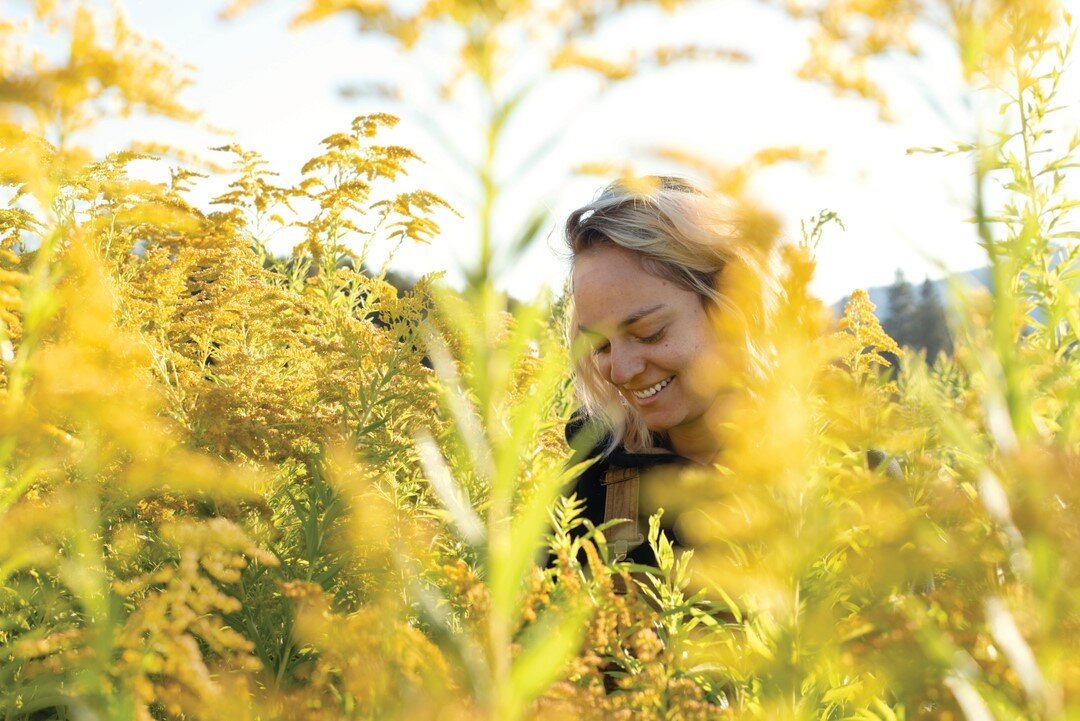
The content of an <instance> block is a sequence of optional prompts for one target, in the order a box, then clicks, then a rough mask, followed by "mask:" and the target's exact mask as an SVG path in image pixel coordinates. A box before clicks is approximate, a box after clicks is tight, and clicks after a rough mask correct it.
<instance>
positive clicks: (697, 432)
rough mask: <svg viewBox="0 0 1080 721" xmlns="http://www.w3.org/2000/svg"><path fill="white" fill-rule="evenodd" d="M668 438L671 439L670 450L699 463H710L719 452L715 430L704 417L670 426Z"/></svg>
mask: <svg viewBox="0 0 1080 721" xmlns="http://www.w3.org/2000/svg"><path fill="white" fill-rule="evenodd" d="M668 439H669V440H670V441H671V448H672V450H674V451H675V452H676V453H678V454H679V455H680V456H682V457H683V458H687V459H689V460H691V461H693V462H695V463H700V464H701V465H708V464H710V463H712V462H713V461H714V460H716V456H717V454H719V453H720V443H719V439H717V437H716V432H715V431H714V430H713V429H712V428H710V427H709V424H708V423H706V422H705V420H704V419H701V420H699V421H697V422H695V423H693V424H691V425H689V426H681V427H679V428H672V429H671V430H670V431H668Z"/></svg>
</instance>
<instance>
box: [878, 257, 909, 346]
mask: <svg viewBox="0 0 1080 721" xmlns="http://www.w3.org/2000/svg"><path fill="white" fill-rule="evenodd" d="M888 298H889V312H888V315H886V317H885V322H884V323H883V324H882V325H883V326H884V328H885V332H886V333H888V334H889V335H890V336H892V338H893V340H895V341H896V343H897V345H900V346H906V345H913V342H912V341H913V336H914V335H915V332H914V328H915V325H916V322H915V289H914V288H912V286H911V283H909V282H908V281H907V279H906V278H904V271H902V270H900V269H899V268H897V269H896V280H894V281H893V284H892V285H890V286H889V295H888Z"/></svg>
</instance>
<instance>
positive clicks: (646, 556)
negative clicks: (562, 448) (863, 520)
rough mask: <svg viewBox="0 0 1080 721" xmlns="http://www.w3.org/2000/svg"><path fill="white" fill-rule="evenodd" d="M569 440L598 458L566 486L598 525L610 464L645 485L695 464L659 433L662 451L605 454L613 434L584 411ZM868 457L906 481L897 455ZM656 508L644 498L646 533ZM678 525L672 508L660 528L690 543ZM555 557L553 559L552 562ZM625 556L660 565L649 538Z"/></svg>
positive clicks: (579, 531) (579, 454)
mask: <svg viewBox="0 0 1080 721" xmlns="http://www.w3.org/2000/svg"><path fill="white" fill-rule="evenodd" d="M566 440H567V442H568V443H569V444H570V447H571V448H573V449H574V451H575V452H574V457H573V459H572V462H574V463H578V462H581V461H584V460H586V459H589V458H597V459H598V460H597V461H596V462H595V463H593V464H592V465H591V466H589V467H588V468H587V469H585V471H583V472H582V473H581V474H580V475H579V476H578V477H577V479H576V481H575V482H574V485H573V486H572V487H571V488H569V489H567V490H566V495H570V494H571V493H576V494H577V497H578V498H579V499H581V500H583V501H584V502H585V508H584V512H583V514H582V515H583V517H584V518H586V519H588V520H589V521H590V522H592V524H593V525H594V526H599V525H600V524H601V523H603V522H604V505H605V499H606V493H607V491H606V489H605V487H604V483H603V481H604V475H605V474H606V473H607V471H608V469H609V468H611V467H613V466H614V467H616V468H638V469H640V470H641V479H642V480H641V483H642V486H645V485H647V484H648V479H649V475H650V471H656V472H659V471H660V469H666V470H669V471H670V470H674V469H677V468H680V467H690V466H693V465H694V462H693V461H691V460H689V459H687V458H684V457H683V456H680V455H678V454H677V453H675V452H674V451H672V450H671V448H670V446H668V445H667V444H666V443H665V442H664V440H663V438H662V437H659V436H658V437H657V438H656V439H655V440H656V442H657V445H658V446H659V448H660V449H663V450H662V451H660V452H656V453H633V452H631V451H628V450H626V449H625V448H624V447H622V446H617V447H616V448H615V449H614V450H612V451H611V452H609V453H607V454H606V455H604V449H605V448H607V446H608V444H609V443H610V440H611V438H610V436H604V437H600V436H599V435H598V434H597V433H596V432H595V431H594V430H593V429H592V428H590V427H589V426H588V423H587V419H586V418H585V417H584V416H583V415H581V414H580V413H576V414H574V416H573V417H572V418H571V420H570V422H569V423H567V424H566ZM866 460H867V464H868V465H869V467H870V469H871V470H876V469H879V468H880V466H881V464H882V463H883V462H886V461H887V463H886V465H885V467H884V468H880V470H879V472H881V473H882V474H883V475H884V476H886V477H887V478H890V479H892V480H894V481H897V482H901V483H902V482H903V479H904V474H903V472H902V471H901V469H900V465H899V464H898V463H897V461H896V459H895V458H889V457H888V456H887V455H886V454H885V453H884V452H882V451H880V450H877V449H873V448H872V449H870V450H868V451H867V452H866ZM640 495H641V497H642V498H643V499H647V498H648V494H647V493H642V494H640ZM653 510H654V509H651V508H648V507H647V506H646V504H645V502H644V501H643V502H642V503H640V505H639V509H638V516H639V517H638V528H640V529H641V532H642V534H647V533H648V528H649V516H650V515H651V513H652V511H653ZM677 528H678V525H677V523H676V516H674V515H672V514H671V513H670V512H668V513H665V514H664V515H663V516H662V517H661V519H660V530H661V531H663V533H664V534H665V535H666V536H667V537H668V539H669V540H670V541H671V542H672V544H673V545H674V546H675V547H676V548H686V547H688V546H689V544H688V543H686V542H685V539H680V538H679V535H678V533H677ZM585 532H586V529H585V528H583V527H581V526H579V527H578V528H576V529H574V531H573V534H572V535H574V536H581V535H583V534H584V533H585ZM553 560H554V559H549V563H548V565H549V566H550V565H551V563H552V562H553ZM625 560H626V561H629V562H631V563H637V564H641V565H645V566H653V567H655V566H656V565H657V563H656V555H655V554H654V553H653V550H652V548H651V547H650V546H649V544H648V542H645V543H642V544H641V545H639V546H638V547H637V548H634V549H633V550H631V551H630V552H629V553H628V554H627V556H626V559H625Z"/></svg>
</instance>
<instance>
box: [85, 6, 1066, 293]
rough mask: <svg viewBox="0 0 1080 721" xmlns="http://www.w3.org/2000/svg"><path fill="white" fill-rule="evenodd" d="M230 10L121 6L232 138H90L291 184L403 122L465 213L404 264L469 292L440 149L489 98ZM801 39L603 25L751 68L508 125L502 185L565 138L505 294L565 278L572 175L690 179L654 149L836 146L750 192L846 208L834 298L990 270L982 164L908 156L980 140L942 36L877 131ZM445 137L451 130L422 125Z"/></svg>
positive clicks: (717, 23)
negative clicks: (821, 73) (322, 150)
mask: <svg viewBox="0 0 1080 721" xmlns="http://www.w3.org/2000/svg"><path fill="white" fill-rule="evenodd" d="M223 5H224V1H223V0H186V2H183V3H179V2H175V0H129V1H128V2H127V3H126V4H125V8H126V11H127V14H128V16H129V18H130V20H131V22H132V24H133V25H134V26H135V27H136V28H137V29H139V30H140V31H141V32H143V33H145V34H147V35H149V36H151V37H153V38H156V39H158V40H160V41H161V42H162V43H163V44H164V45H165V46H166V47H167V48H168V49H169V50H170V51H171V52H172V53H173V54H174V55H175V56H176V57H177V58H178V59H179V60H182V61H184V62H186V63H189V64H191V65H192V66H193V67H194V69H195V70H194V77H195V83H194V85H193V86H192V87H191V88H189V90H188V91H187V92H186V93H185V96H184V98H185V100H186V101H187V103H188V105H189V106H192V107H195V108H197V109H200V110H202V111H203V113H204V115H203V121H204V123H205V124H206V125H210V126H214V127H218V128H224V129H228V130H229V131H231V135H230V136H222V135H215V134H211V133H209V132H207V131H205V130H198V129H194V128H177V127H174V126H170V125H168V124H163V123H160V122H153V121H125V122H124V124H123V125H120V124H114V125H108V126H105V127H103V128H102V129H101V130H100V131H95V136H94V138H92V141H93V142H94V143H99V144H100V145H101V147H107V146H109V145H110V144H113V145H115V144H116V143H122V142H124V141H126V140H130V139H133V138H135V137H158V138H170V139H173V140H175V141H176V142H179V143H181V144H183V145H186V146H188V147H196V148H200V147H209V146H211V145H221V144H223V143H224V142H231V141H236V142H239V143H240V144H242V145H243V146H245V147H247V148H251V149H254V150H258V151H259V152H261V153H262V154H263V155H264V156H265V157H266V158H267V159H268V160H269V161H270V163H271V166H272V167H273V168H275V169H277V170H279V172H281V174H282V178H283V180H295V179H296V177H297V170H298V168H299V167H300V166H301V165H302V164H303V162H304V161H305V160H306V159H308V158H309V157H311V156H312V155H313V154H314V153H315V152H316V150H317V143H318V141H319V140H320V139H321V138H323V137H325V136H327V135H329V134H330V133H333V132H337V131H340V130H343V129H345V128H347V127H348V125H349V122H350V121H351V119H352V118H353V117H354V116H356V115H359V114H361V113H367V112H375V111H389V112H392V113H394V114H397V115H401V116H402V118H403V119H402V122H401V124H400V125H399V126H398V127H397V128H395V129H394V131H393V132H392V134H391V135H389V136H388V137H387V140H388V141H392V142H395V143H399V144H402V145H406V146H408V147H410V148H412V149H413V150H415V151H417V152H418V153H419V154H420V155H421V156H422V157H424V158H425V160H426V163H425V164H424V165H423V166H420V167H418V168H417V169H416V170H415V171H414V172H412V173H411V174H410V178H409V179H408V181H407V182H406V184H405V185H409V186H415V187H423V188H427V189H429V190H432V191H434V192H436V193H438V194H440V195H442V196H444V197H446V198H447V200H449V201H450V203H451V204H452V205H453V206H455V208H457V209H458V210H459V211H460V212H461V213H462V215H463V217H462V218H457V217H455V216H453V215H450V214H444V215H442V216H440V220H441V221H442V224H443V233H442V234H441V235H440V236H439V237H438V238H436V239H435V241H434V242H433V243H432V244H431V245H430V246H406V247H403V248H402V249H401V250H400V251H399V252H398V254H397V255H396V256H395V258H394V261H393V263H392V267H394V268H396V269H399V270H402V271H404V272H406V273H409V274H412V275H419V274H421V273H426V272H431V271H437V270H449V274H448V277H449V279H450V280H451V282H457V281H459V280H460V277H461V275H460V273H459V272H458V271H457V270H456V269H459V268H460V267H461V266H462V264H463V263H468V262H469V260H470V259H471V258H472V257H473V255H474V252H475V245H476V241H475V238H476V222H475V214H473V213H471V212H470V211H471V208H472V206H473V203H474V202H475V197H476V194H475V192H474V190H473V188H472V184H471V182H470V178H469V176H468V175H467V174H466V173H463V172H462V170H461V168H460V167H459V166H458V165H455V163H454V161H453V160H452V159H451V155H452V153H448V152H446V151H445V150H444V148H445V146H446V145H447V144H450V145H452V146H453V147H454V153H456V154H459V155H464V156H465V157H466V158H469V159H475V158H476V157H477V156H478V153H479V148H480V138H479V130H478V127H479V124H478V123H477V118H478V115H477V105H476V104H475V103H473V102H471V99H470V98H469V97H468V95H467V93H463V94H462V96H461V97H460V98H458V101H457V102H456V103H454V104H453V105H450V106H447V105H446V104H441V103H440V101H439V100H438V98H437V97H435V96H434V95H433V93H432V92H431V90H430V89H431V86H432V84H431V82H430V79H431V78H432V77H433V76H436V75H438V73H439V71H440V69H441V68H444V67H445V66H446V63H447V61H446V57H445V55H441V54H440V51H439V49H438V47H437V45H438V40H439V39H438V38H437V37H436V38H434V40H435V43H434V44H433V45H434V46H433V47H431V48H427V49H425V50H424V51H422V52H419V53H414V54H404V53H402V52H400V51H399V50H397V49H396V48H395V47H394V46H393V45H392V44H391V43H390V42H389V41H386V40H385V39H381V38H377V37H365V36H362V35H361V34H359V33H358V32H357V31H356V29H355V24H354V23H353V22H351V21H350V20H349V19H348V18H345V17H342V18H336V19H334V20H333V21H330V22H323V23H320V24H317V25H313V26H308V27H305V28H302V29H299V30H294V31H290V30H289V29H288V20H289V18H290V17H291V14H292V13H293V12H294V11H295V9H296V8H298V7H299V6H300V3H299V2H298V0H276V1H275V0H266V2H264V3H263V4H262V5H260V6H257V7H255V8H254V9H252V10H250V11H249V12H247V13H245V14H244V15H242V16H241V17H240V18H238V19H235V20H231V21H227V22H226V21H222V20H220V19H219V18H218V12H219V11H220V9H221V8H222V7H223ZM806 36H807V28H806V27H805V26H802V25H800V24H798V23H795V22H794V21H791V20H790V19H788V18H787V17H786V16H785V15H784V14H783V13H781V12H780V11H778V10H777V9H775V8H771V7H768V6H766V5H764V4H763V3H760V2H753V1H751V0H710V1H708V2H701V3H698V4H697V5H695V6H693V7H692V8H691V9H689V10H687V11H683V12H680V13H678V14H675V15H666V14H664V13H661V12H659V11H649V10H644V11H634V12H632V13H629V14H628V15H627V16H626V18H625V19H624V20H622V21H620V22H619V23H618V24H616V25H615V26H613V27H612V28H610V29H609V31H608V32H607V33H606V34H604V35H602V36H601V37H600V38H599V41H598V42H599V44H600V46H601V47H606V48H609V49H611V50H613V51H615V52H617V51H618V50H619V49H623V50H625V49H627V48H631V47H641V46H644V45H647V44H651V43H654V42H657V41H667V42H671V43H675V42H678V41H686V40H696V41H699V42H702V43H704V44H711V45H720V46H724V47H732V48H738V49H740V50H743V51H745V52H746V53H747V54H749V55H750V57H751V58H752V61H751V63H749V64H748V65H734V64H731V63H724V62H710V63H702V64H696V65H692V66H691V65H686V66H681V67H669V68H665V69H662V70H659V71H655V72H652V73H649V74H647V75H645V76H642V77H640V78H637V79H634V80H632V81H629V82H628V83H625V84H621V85H619V86H616V87H615V88H613V89H610V90H607V91H605V92H603V93H602V94H599V96H598V94H597V88H598V86H597V83H596V82H594V81H593V80H592V79H591V78H589V77H586V76H585V75H584V74H581V73H578V74H573V73H572V74H569V75H568V76H567V77H566V78H565V79H563V80H559V79H552V80H551V81H550V82H548V83H547V84H546V85H544V86H542V87H541V88H540V89H539V90H538V91H537V92H536V93H534V94H533V95H532V96H531V97H530V99H529V101H528V103H527V104H526V105H525V106H524V107H523V108H522V109H521V111H520V112H519V113H518V114H517V116H516V117H515V120H514V122H513V124H512V126H511V127H510V128H509V129H508V131H507V132H508V134H507V151H508V152H507V155H506V158H505V160H506V161H507V162H505V163H504V164H503V165H502V166H501V167H500V168H499V170H500V172H501V173H503V174H504V175H506V174H508V173H509V171H510V168H511V167H512V166H513V165H514V164H515V163H516V162H517V161H520V160H521V159H522V158H524V157H526V156H527V155H528V154H529V153H530V152H531V151H532V150H533V149H534V148H535V147H536V145H537V138H541V137H544V136H546V135H548V134H549V133H551V132H552V131H553V130H555V131H556V133H555V137H556V139H557V140H556V142H555V143H554V145H553V146H552V147H550V148H548V149H547V150H546V151H545V152H544V153H543V154H542V156H541V160H540V162H539V163H538V164H537V165H536V167H535V168H534V169H533V170H532V171H531V172H529V173H527V174H525V175H524V176H522V177H521V178H519V179H518V180H516V181H515V182H514V183H513V184H511V185H510V186H509V187H510V192H509V193H508V194H507V195H506V196H505V197H504V199H503V202H502V204H501V205H500V206H499V210H498V214H497V217H496V225H495V230H496V236H497V237H508V236H510V235H512V234H513V231H514V230H515V229H516V228H517V227H518V226H519V225H520V224H521V223H523V222H524V220H525V219H526V218H527V217H528V216H530V215H531V214H532V212H533V210H534V209H535V208H536V207H537V206H540V207H545V208H548V209H549V213H548V214H547V216H546V219H545V224H544V230H545V237H543V238H542V239H541V242H540V243H538V244H537V245H536V246H535V247H534V248H533V249H532V251H531V252H530V253H529V254H528V256H527V257H526V258H525V259H524V261H523V262H521V263H520V264H518V266H517V267H516V268H513V269H511V270H509V271H508V272H506V273H505V274H503V275H502V276H501V279H500V284H501V285H502V286H503V287H505V288H507V289H508V290H510V292H511V293H512V294H514V295H516V296H518V297H521V298H528V297H531V296H532V295H534V294H535V293H536V292H538V291H540V290H541V289H542V288H544V287H548V288H554V289H556V290H557V289H559V288H561V286H562V284H563V281H564V279H565V276H566V273H567V270H568V265H567V262H566V257H565V251H564V250H563V245H562V238H561V235H560V225H561V222H562V220H563V219H564V218H565V217H566V215H567V213H568V212H570V211H571V210H573V209H574V208H576V207H578V206H580V205H582V204H584V203H587V202H588V201H589V200H590V199H591V198H592V197H593V195H594V194H595V193H596V192H597V191H598V190H599V189H600V188H601V187H602V186H603V185H604V184H605V183H606V182H607V180H609V178H603V177H596V176H582V175H573V174H568V173H567V170H568V169H569V168H572V167H575V166H578V165H580V164H582V163H587V162H596V161H606V162H612V163H614V164H616V165H621V164H623V163H626V162H631V163H633V165H634V166H635V167H636V168H638V169H640V170H641V171H643V172H666V173H670V172H676V173H678V172H682V173H685V172H686V171H685V169H682V168H679V167H677V166H674V165H672V164H671V163H670V162H667V161H664V160H663V159H662V158H660V157H658V156H657V154H656V153H655V149H656V148H658V147H677V148H680V149H682V150H685V151H689V152H692V153H694V154H696V155H697V156H698V157H701V158H704V159H707V160H710V161H712V162H717V163H721V164H730V163H737V162H739V161H740V160H742V159H744V158H746V157H747V156H748V155H750V154H751V153H752V152H753V151H755V150H757V149H759V148H761V147H765V146H769V145H781V146H784V145H799V146H802V147H805V148H807V149H821V150H824V151H825V153H826V156H825V161H824V163H823V166H822V167H821V169H820V170H819V171H817V172H810V171H808V170H807V169H804V168H801V167H791V166H788V167H777V168H773V169H769V170H766V171H764V172H762V173H761V174H760V175H759V176H758V177H757V178H756V180H755V182H754V183H753V185H752V196H753V197H754V198H755V199H756V200H757V201H759V202H760V203H762V204H763V205H765V206H766V207H768V208H770V209H771V210H773V211H774V212H775V213H777V214H778V215H779V216H780V217H781V219H782V220H783V222H784V236H785V237H787V238H789V239H797V238H798V237H799V236H800V232H799V227H800V221H801V220H802V219H805V218H809V217H810V216H812V215H814V214H815V213H817V212H819V211H821V210H822V209H828V210H831V211H835V212H836V213H838V214H839V216H840V218H841V220H842V221H843V225H844V228H843V229H840V228H839V227H836V226H833V227H831V228H830V229H829V230H827V231H826V234H825V237H824V240H823V242H822V244H821V245H820V246H819V249H818V252H817V258H818V274H817V277H816V279H815V282H814V285H813V288H814V290H815V291H816V292H817V293H818V294H819V295H820V296H821V297H822V298H823V299H825V300H826V301H828V302H834V301H835V300H837V299H839V298H840V297H842V296H844V295H846V294H848V293H850V292H851V290H852V289H854V288H857V287H869V286H876V285H885V284H888V283H889V282H891V281H892V279H893V276H894V272H895V271H896V269H898V268H899V269H902V270H903V271H904V273H905V275H906V276H907V277H908V278H909V279H910V280H913V281H915V282H921V280H922V279H923V278H924V277H927V276H929V277H935V278H936V277H940V276H941V275H942V274H943V272H944V271H945V270H951V271H962V270H967V269H970V268H973V267H977V266H980V265H982V264H983V262H984V255H983V253H982V251H981V249H980V248H979V247H978V245H977V243H976V237H975V233H974V230H973V228H972V226H971V225H970V224H968V223H966V222H965V219H966V218H968V217H969V216H970V215H971V212H970V199H971V195H972V189H973V180H972V174H971V167H970V162H969V161H968V160H966V159H965V158H963V157H952V158H943V157H936V156H927V155H911V154H908V153H907V149H908V148H911V147H913V146H930V145H946V144H948V143H949V142H950V141H954V140H969V139H971V135H972V129H973V128H974V117H975V116H974V111H973V108H972V106H973V103H978V102H980V99H979V98H978V97H975V98H974V99H973V98H972V96H970V95H969V94H967V93H966V92H965V89H964V87H963V85H962V83H961V82H960V74H959V68H958V64H957V61H956V60H955V58H954V57H953V55H952V52H951V49H950V47H949V44H948V42H947V39H946V38H944V37H943V36H942V35H941V33H939V32H936V31H934V30H933V29H930V28H924V29H922V30H920V35H919V39H920V41H921V42H922V44H923V51H924V54H923V57H921V58H920V59H919V60H918V61H913V60H910V59H894V60H887V61H884V62H882V63H881V64H880V65H879V66H878V68H877V69H878V71H879V72H880V73H882V75H881V76H882V77H884V78H887V87H888V88H889V90H890V97H891V100H892V106H893V111H894V115H895V117H896V121H895V122H893V123H884V122H882V121H880V120H879V119H878V116H877V111H876V108H874V107H873V106H872V105H871V104H870V103H868V102H866V101H862V100H857V99H850V98H838V97H836V96H835V95H834V94H833V93H832V92H831V91H829V90H827V89H825V88H822V87H820V86H817V85H814V84H810V83H807V82H804V81H801V80H798V79H797V78H796V77H795V70H796V68H797V67H798V65H799V63H800V62H801V59H802V58H803V56H804V53H805V43H806ZM526 56H527V53H526ZM536 60H537V61H539V60H540V58H539V57H537V58H536ZM527 62H528V61H527ZM537 67H538V66H537ZM526 71H527V68H526ZM1073 75H1075V73H1073ZM1070 79H1071V81H1073V80H1075V78H1072V76H1070ZM371 82H394V83H396V84H397V85H398V87H399V88H400V89H401V93H402V95H403V97H404V99H405V102H404V103H398V104H395V103H391V102H389V101H387V100H385V99H379V98H372V97H346V96H345V95H343V94H342V93H341V88H342V87H344V86H350V85H352V86H355V85H363V84H365V83H371ZM1076 88H1077V85H1076V83H1075V82H1072V84H1071V85H1068V86H1067V88H1066V90H1067V91H1068V92H1070V93H1071V96H1070V95H1065V97H1080V93H1077V92H1073V91H1074V90H1076ZM417 108H421V110H420V111H419V112H418V111H417V110H416V109H417ZM424 117H426V118H427V120H423V118H424ZM432 125H434V126H437V127H438V133H439V134H440V135H442V136H444V137H442V138H437V137H435V136H434V135H433V134H432V133H431V132H429V131H428V130H426V128H428V127H430V126H432ZM1072 127H1074V128H1075V120H1074V121H1073V126H1072ZM690 174H691V175H693V173H690ZM290 242H292V241H291V240H290V239H289V237H287V236H286V237H282V238H279V240H278V243H279V244H280V246H281V247H280V248H279V249H280V250H281V251H282V252H284V251H285V250H287V246H288V245H289V243H290Z"/></svg>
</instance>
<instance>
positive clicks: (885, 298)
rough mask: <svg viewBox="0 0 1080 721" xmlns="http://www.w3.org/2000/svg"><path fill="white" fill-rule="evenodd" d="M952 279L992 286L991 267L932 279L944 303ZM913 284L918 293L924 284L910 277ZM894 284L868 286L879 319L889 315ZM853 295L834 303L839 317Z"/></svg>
mask: <svg viewBox="0 0 1080 721" xmlns="http://www.w3.org/2000/svg"><path fill="white" fill-rule="evenodd" d="M950 279H953V280H957V281H959V282H960V283H962V284H964V285H966V286H970V287H982V288H987V289H989V288H990V267H989V266H986V267H983V268H975V269H973V270H965V271H963V272H960V273H954V274H952V275H951V276H948V277H947V278H938V279H937V280H935V281H931V282H932V283H933V284H934V288H935V290H937V293H938V297H939V298H941V302H942V303H943V304H947V302H948V298H949V289H948V281H949V280H950ZM909 281H910V282H911V285H912V286H914V288H915V292H916V294H918V292H919V287H920V286H921V285H922V281H916V280H914V279H909ZM890 285H892V283H890V284H889V285H878V286H874V287H873V288H867V289H866V292H867V294H868V295H869V296H870V302H871V303H873V304H874V305H875V306H877V309H876V310H875V311H874V315H876V316H877V317H878V320H882V321H884V320H885V318H886V317H887V316H888V315H889V286H890ZM850 297H851V296H849V295H845V296H844V297H843V298H841V299H840V300H839V301H837V302H836V303H833V306H832V308H833V311H834V312H835V313H836V315H837V317H840V316H841V315H842V314H843V312H844V306H845V305H847V302H848V299H849V298H850Z"/></svg>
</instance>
